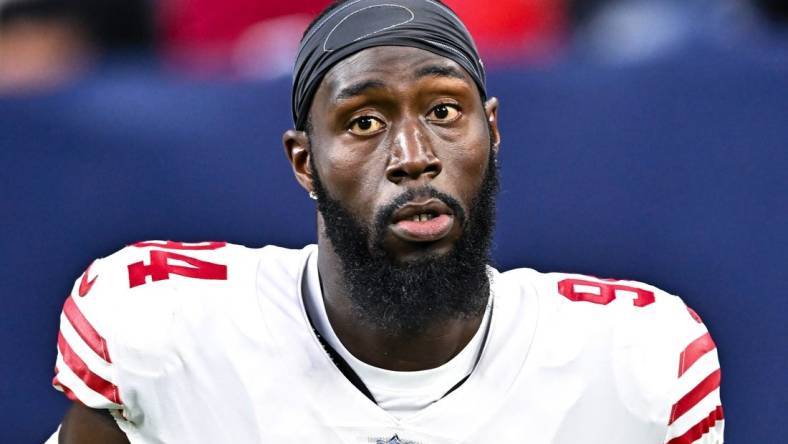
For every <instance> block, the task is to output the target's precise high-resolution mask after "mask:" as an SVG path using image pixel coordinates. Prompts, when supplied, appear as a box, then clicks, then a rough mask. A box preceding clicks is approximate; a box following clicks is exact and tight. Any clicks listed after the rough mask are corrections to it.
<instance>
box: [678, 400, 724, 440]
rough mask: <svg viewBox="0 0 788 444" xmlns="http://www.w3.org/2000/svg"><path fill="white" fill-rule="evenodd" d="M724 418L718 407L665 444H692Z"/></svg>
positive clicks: (720, 407) (720, 408)
mask: <svg viewBox="0 0 788 444" xmlns="http://www.w3.org/2000/svg"><path fill="white" fill-rule="evenodd" d="M723 418H724V415H723V413H722V406H720V405H718V406H717V408H715V409H714V410H713V411H712V412H711V413H710V414H709V416H707V417H706V418H703V419H702V420H701V421H700V422H699V423H697V424H695V425H694V426H692V427H690V429H689V430H687V431H686V432H685V433H684V434H683V435H681V436H677V437H675V438H673V439H671V440H670V441H668V442H667V443H666V444H692V443H693V442H695V441H696V440H697V439H698V438H700V437H701V436H703V435H705V434H706V433H707V432H708V431H709V430H710V429H711V428H712V427H714V424H716V423H717V421H721V420H722V419H723Z"/></svg>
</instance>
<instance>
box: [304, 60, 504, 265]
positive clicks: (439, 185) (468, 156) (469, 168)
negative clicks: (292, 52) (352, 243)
mask: <svg viewBox="0 0 788 444" xmlns="http://www.w3.org/2000/svg"><path fill="white" fill-rule="evenodd" d="M496 113H497V102H496V101H495V100H494V99H493V100H491V101H488V103H487V106H486V107H485V105H484V104H482V102H481V98H480V96H479V92H478V89H477V87H476V85H475V83H474V82H473V80H472V79H471V77H470V76H469V75H468V74H467V73H466V72H465V70H463V69H462V68H461V67H460V66H459V65H457V64H456V63H455V62H453V61H451V60H449V59H446V58H444V57H440V56H438V55H435V54H433V53H430V52H428V51H424V50H420V49H416V48H409V47H393V46H388V47H376V48H370V49H366V50H364V51H361V52H359V53H357V54H355V55H353V56H351V57H349V58H347V59H345V60H343V61H341V62H339V63H338V64H337V65H336V66H334V67H333V68H332V69H331V70H330V71H329V73H328V74H327V75H326V76H325V77H324V79H323V81H322V83H321V86H320V88H319V89H318V91H317V93H316V94H315V97H314V99H313V102H312V107H311V111H310V123H311V128H310V137H309V142H310V145H311V147H310V152H311V156H312V158H311V159H310V164H311V166H312V167H313V168H315V169H316V171H315V175H316V176H319V178H320V183H321V185H322V187H323V188H324V191H325V193H326V194H327V195H328V197H330V198H331V199H332V200H334V201H338V202H341V204H342V207H343V208H344V209H345V210H346V211H347V212H348V213H349V215H350V216H351V217H353V219H355V220H356V221H357V222H358V223H359V224H360V225H361V226H362V227H364V228H366V230H368V232H369V233H371V234H375V236H376V237H378V239H373V238H372V237H373V236H372V235H371V236H370V239H368V243H369V247H371V248H373V247H374V246H373V245H372V244H373V242H377V243H379V246H380V247H382V249H383V250H384V251H385V253H386V255H387V256H388V258H389V259H390V260H392V261H393V262H397V263H405V262H413V261H419V260H421V259H424V258H425V257H436V256H442V255H445V254H446V253H448V252H449V251H450V250H451V249H452V248H453V247H454V245H455V244H456V243H457V241H458V240H459V239H460V238H461V236H462V235H463V232H464V228H465V227H464V224H465V223H466V218H467V217H469V216H470V212H471V211H473V210H472V208H471V207H472V204H473V202H474V199H475V198H476V197H477V196H478V194H479V191H480V188H481V185H482V182H483V180H484V178H485V173H486V172H487V170H488V163H489V162H490V159H491V158H492V157H491V153H490V150H491V149H495V150H497V143H498V132H497V125H496V120H495V119H496ZM408 192H410V193H409V194H406V193H408ZM403 195H405V196H406V197H405V198H403Z"/></svg>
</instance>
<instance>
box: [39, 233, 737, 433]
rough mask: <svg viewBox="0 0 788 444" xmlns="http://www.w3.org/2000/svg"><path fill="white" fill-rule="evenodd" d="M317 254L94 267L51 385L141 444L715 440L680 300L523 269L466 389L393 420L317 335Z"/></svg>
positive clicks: (64, 320) (223, 247)
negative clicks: (104, 414)
mask: <svg viewBox="0 0 788 444" xmlns="http://www.w3.org/2000/svg"><path fill="white" fill-rule="evenodd" d="M316 254H317V247H316V246H308V247H306V248H304V249H302V250H288V249H283V248H278V247H271V246H269V247H265V248H262V249H249V248H245V247H241V246H236V245H230V244H224V243H202V244H180V243H175V242H161V241H154V242H144V243H139V244H135V245H133V246H130V247H127V248H124V249H123V250H121V251H119V252H117V253H115V254H113V255H111V256H109V257H107V258H105V259H101V260H98V261H96V262H95V263H93V264H92V265H91V266H90V267H89V268H88V270H87V271H86V272H85V273H84V274H83V276H81V278H80V279H78V280H77V282H76V285H75V286H74V290H73V291H72V293H71V295H70V296H69V297H68V299H67V300H66V303H65V306H64V309H63V314H62V315H61V327H60V335H59V338H58V356H57V364H56V376H55V379H54V385H55V387H56V388H58V389H59V390H61V391H63V392H64V393H65V394H66V395H67V396H68V397H69V398H71V399H72V400H77V401H79V402H81V403H83V404H85V405H87V406H89V407H93V408H98V409H109V410H111V411H113V412H114V416H115V418H116V421H117V423H118V425H119V426H120V428H121V429H122V430H123V431H124V432H125V433H126V434H127V436H128V438H129V441H130V442H131V443H132V444H138V443H139V444H142V443H145V444H148V443H150V444H152V443H225V442H227V443H230V442H231V443H306V442H319V443H327V444H328V443H345V444H356V443H357V444H362V443H363V444H370V443H373V444H375V443H385V444H389V443H391V444H397V443H399V444H405V443H412V444H415V443H419V444H448V443H474V444H477V443H515V442H527V443H529V444H548V443H552V444H579V443H582V444H597V443H598V444H602V443H604V444H632V443H638V444H647V443H653V444H664V443H668V444H681V443H704V444H712V443H722V432H723V423H724V420H723V415H722V407H721V404H720V397H719V382H720V370H719V363H718V359H717V351H716V348H715V345H714V342H713V341H712V340H711V338H710V336H709V334H708V332H707V330H706V328H705V326H704V325H703V324H702V323H701V322H700V319H699V318H698V317H697V315H695V314H694V313H693V312H692V311H691V310H688V308H687V307H686V306H685V305H684V303H683V302H682V301H681V300H680V299H679V298H677V297H675V296H672V295H669V294H667V293H665V292H662V291H660V290H658V289H656V288H654V287H651V286H649V285H645V284H641V283H637V282H631V281H610V280H602V279H597V278H594V277H589V276H582V275H574V274H560V273H550V274H542V273H538V272H536V271H533V270H529V269H516V270H512V271H508V272H505V273H498V272H496V271H493V273H492V281H491V282H492V292H493V308H492V314H491V318H490V321H489V322H490V325H489V332H488V334H487V337H486V338H485V343H484V345H483V349H482V352H481V356H480V358H479V361H478V363H477V365H476V367H475V368H474V370H473V372H472V373H471V375H470V376H469V377H468V379H467V380H466V381H465V382H464V383H463V384H462V385H460V386H459V388H457V389H456V390H453V391H452V392H451V393H449V394H448V395H446V396H445V397H443V398H442V399H440V400H438V401H437V402H434V403H432V404H430V405H429V406H427V407H425V408H424V409H423V410H421V411H420V412H418V413H416V414H413V415H408V416H407V417H404V418H397V417H395V416H393V415H391V414H390V413H388V412H386V411H385V410H383V409H382V408H380V407H379V406H378V405H377V404H375V403H374V402H373V401H371V400H370V399H368V398H367V397H365V396H364V395H363V394H362V393H361V391H359V390H358V389H357V388H356V387H355V386H354V385H353V384H352V383H351V382H350V381H349V380H348V379H347V378H346V377H345V376H344V375H343V374H342V373H341V372H340V370H339V369H338V368H337V367H336V365H335V364H334V362H333V361H332V360H331V358H330V356H329V355H328V354H327V353H326V351H325V349H324V348H323V346H322V345H321V342H320V341H319V339H318V338H317V336H316V335H315V333H314V330H313V329H312V327H311V324H310V322H309V319H308V318H307V314H306V310H305V308H304V298H303V289H304V285H305V283H304V272H305V269H306V265H307V263H308V258H309V256H310V255H316Z"/></svg>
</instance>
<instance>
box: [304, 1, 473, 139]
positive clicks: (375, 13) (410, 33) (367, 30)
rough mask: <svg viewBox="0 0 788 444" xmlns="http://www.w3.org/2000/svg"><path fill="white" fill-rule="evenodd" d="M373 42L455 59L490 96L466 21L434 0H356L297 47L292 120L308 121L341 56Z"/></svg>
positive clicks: (322, 21)
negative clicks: (322, 85)
mask: <svg viewBox="0 0 788 444" xmlns="http://www.w3.org/2000/svg"><path fill="white" fill-rule="evenodd" d="M374 46H409V47H414V48H420V49H424V50H426V51H430V52H432V53H435V54H438V55H440V56H443V57H446V58H448V59H451V60H453V61H455V62H456V63H457V64H459V65H460V66H462V67H463V68H464V69H465V70H466V71H467V72H468V74H470V76H471V77H472V78H473V80H474V82H476V85H477V86H478V88H479V93H480V94H481V95H482V97H485V96H486V90H485V86H484V66H483V65H482V61H481V59H480V58H479V53H478V51H477V50H476V45H475V44H474V43H473V39H472V38H471V35H470V33H469V32H468V30H467V29H466V28H465V25H463V23H462V22H461V21H460V19H459V18H458V17H457V16H456V15H455V14H454V12H453V11H452V10H451V9H449V8H448V7H447V6H446V5H443V4H442V3H440V2H438V1H433V0H352V1H348V2H347V3H345V4H343V5H341V6H339V7H337V8H336V9H335V10H333V11H331V12H330V13H328V14H326V16H325V17H322V18H321V19H320V20H319V21H318V22H316V23H315V24H314V26H313V27H312V29H310V30H309V32H308V33H307V34H306V35H305V36H304V38H303V40H302V41H301V46H300V47H299V49H298V57H297V58H296V63H295V69H294V75H293V97H292V100H293V103H292V107H293V121H294V122H295V126H296V128H297V129H299V130H303V129H304V126H305V125H306V121H307V115H308V114H309V107H310V106H311V104H312V97H313V96H314V95H315V92H316V91H317V89H318V87H319V86H320V82H321V81H322V80H323V76H325V75H326V73H327V72H328V71H329V69H331V67H332V66H334V65H335V64H336V63H337V62H339V61H340V60H342V59H345V58H347V57H349V56H350V55H352V54H354V53H357V52H359V51H361V50H363V49H367V48H371V47H374Z"/></svg>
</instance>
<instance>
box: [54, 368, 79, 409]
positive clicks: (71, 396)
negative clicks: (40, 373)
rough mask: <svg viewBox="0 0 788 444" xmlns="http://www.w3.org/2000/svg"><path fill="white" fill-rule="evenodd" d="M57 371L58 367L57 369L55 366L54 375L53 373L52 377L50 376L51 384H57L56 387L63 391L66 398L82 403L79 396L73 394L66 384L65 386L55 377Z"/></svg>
mask: <svg viewBox="0 0 788 444" xmlns="http://www.w3.org/2000/svg"><path fill="white" fill-rule="evenodd" d="M57 373H58V369H57V367H55V374H56V375H55V377H54V378H52V385H54V386H57V387H58V388H60V390H62V391H63V394H64V395H66V398H68V399H70V400H72V401H74V402H78V403H80V404H82V401H80V400H79V398H77V395H75V394H74V392H72V391H71V390H70V389H69V388H68V387H67V386H65V385H64V384H63V383H62V382H60V380H59V379H57Z"/></svg>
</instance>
